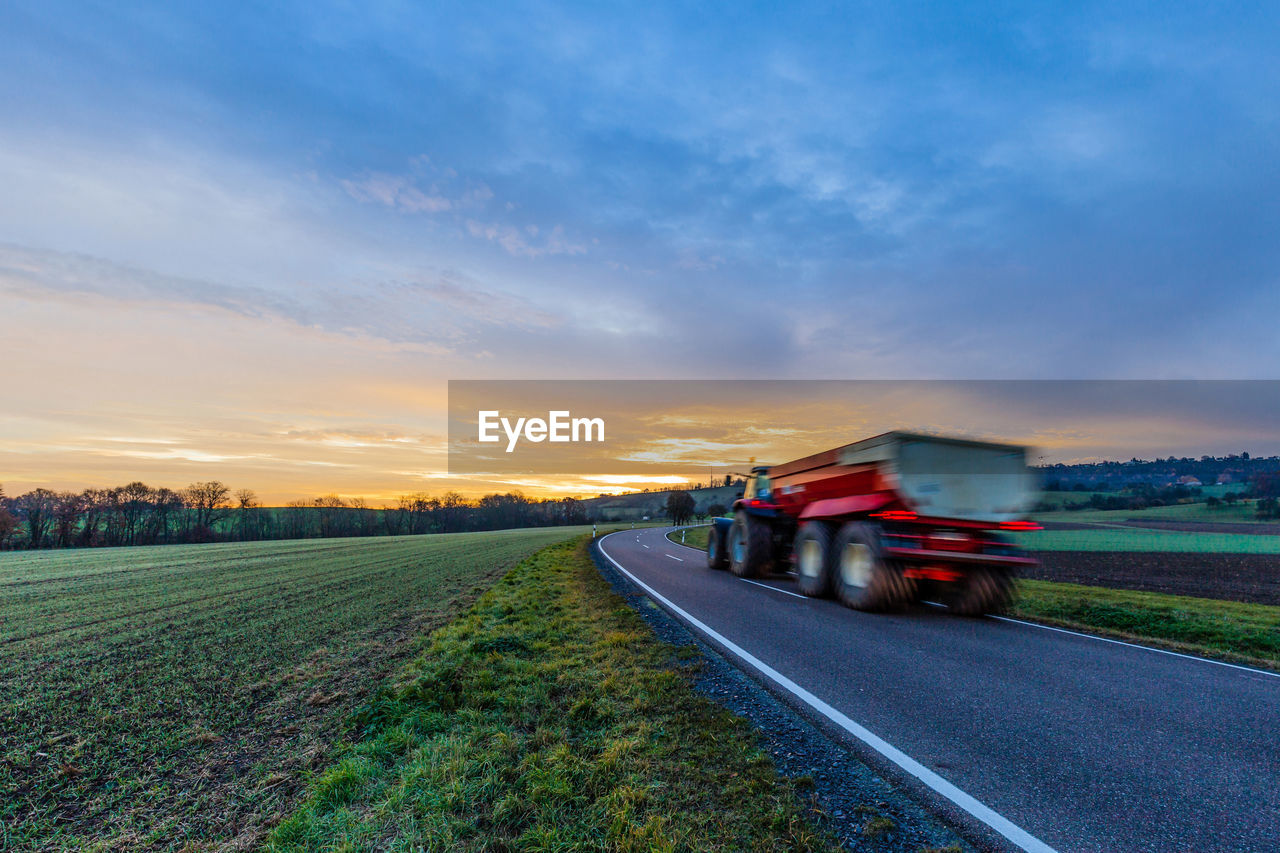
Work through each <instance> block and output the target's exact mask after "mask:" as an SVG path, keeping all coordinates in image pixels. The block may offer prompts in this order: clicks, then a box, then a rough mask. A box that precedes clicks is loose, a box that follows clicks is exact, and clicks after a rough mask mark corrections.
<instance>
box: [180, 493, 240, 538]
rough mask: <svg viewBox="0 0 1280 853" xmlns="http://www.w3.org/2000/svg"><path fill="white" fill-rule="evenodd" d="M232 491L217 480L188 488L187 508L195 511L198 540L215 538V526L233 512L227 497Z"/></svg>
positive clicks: (194, 532) (195, 532) (195, 528)
mask: <svg viewBox="0 0 1280 853" xmlns="http://www.w3.org/2000/svg"><path fill="white" fill-rule="evenodd" d="M230 494H231V489H230V488H228V487H227V486H226V485H224V484H223V483H220V482H218V481H217V480H210V481H209V482H207V483H192V484H191V485H190V486H187V489H186V492H185V496H186V499H187V506H188V507H189V508H190V509H192V510H193V511H194V515H195V517H194V519H193V521H194V529H193V531H192V533H193V535H194V536H195V537H196V538H198V539H206V538H212V537H213V526H214V525H215V524H217V523H218V522H219V521H221V520H222V519H223V518H226V516H227V513H228V512H230V511H231V504H230V502H229V501H228V500H227V497H228V496H229V495H230Z"/></svg>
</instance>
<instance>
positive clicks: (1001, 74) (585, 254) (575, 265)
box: [0, 3, 1280, 376]
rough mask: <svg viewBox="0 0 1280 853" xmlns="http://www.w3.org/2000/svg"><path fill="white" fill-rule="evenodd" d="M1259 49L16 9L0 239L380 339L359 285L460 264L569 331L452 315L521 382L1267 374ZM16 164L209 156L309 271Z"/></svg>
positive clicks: (604, 9) (636, 15)
mask: <svg viewBox="0 0 1280 853" xmlns="http://www.w3.org/2000/svg"><path fill="white" fill-rule="evenodd" d="M1278 29H1280V26H1278V19H1276V18H1275V16H1274V15H1273V14H1271V13H1270V11H1269V10H1268V9H1267V8H1266V7H1265V6H1253V5H1243V4H1242V5H1232V4H1224V5H1220V6H1215V7H1213V9H1211V10H1209V9H1205V8H1204V7H1203V6H1200V5H1198V4H1158V5H1150V6H1143V5H1140V4H1124V5H1121V6H1117V5H1115V4H1097V5H1088V4H1084V5H1082V4H1061V5H1059V6H1057V7H1056V8H1054V7H1049V6H1037V7H1035V8H1034V9H1028V8H1026V7H1024V6H1023V5H1021V4H1005V3H987V4H936V3H906V4H891V5H886V4H864V5H862V6H856V5H852V4H811V5H807V6H800V5H796V4H789V5H787V6H786V7H785V8H783V7H778V6H775V5H771V4H761V5H759V6H754V7H753V6H748V5H744V4H739V3H724V4H707V5H700V6H698V7H697V8H696V9H689V8H687V7H686V5H685V4H637V5H636V6H634V7H632V8H630V9H619V8H618V7H616V6H613V5H611V4H610V5H608V6H601V5H598V4H550V3H545V4H544V3H512V4H502V5H500V6H499V5H486V6H482V7H479V6H474V5H467V4H464V5H459V6H446V5H445V4H430V5H426V6H418V5H415V4H395V3H388V4H355V5H346V4H322V3H305V4H303V3H298V4H294V5H288V4H285V5H280V6H273V7H271V8H270V9H259V8H252V7H237V6H234V5H229V4H228V5H220V4H218V5H215V4H206V5H205V6H202V7H195V8H187V9H178V8H177V7H175V6H173V5H172V4H130V3H120V4H110V5H107V6H100V7H97V8H94V9H83V8H77V9H76V10H75V11H74V12H73V11H72V10H71V9H69V8H66V7H63V6H62V4H59V3H40V4H27V5H16V6H10V7H8V9H7V11H2V12H0V96H2V97H3V98H4V100H5V103H6V104H8V105H10V107H9V108H8V110H7V116H6V122H5V126H4V127H3V128H0V155H5V154H6V153H8V154H9V155H11V156H10V157H9V158H8V159H7V160H0V181H3V182H4V183H3V184H0V189H6V188H7V189H9V190H10V192H7V193H5V197H6V199H7V200H6V201H5V203H4V207H5V208H7V210H3V211H0V217H2V218H0V228H3V229H4V231H0V241H3V242H8V243H13V244H19V245H26V246H29V247H32V248H33V249H53V250H59V251H65V252H84V253H88V254H91V255H94V256H99V257H104V258H105V259H106V260H108V261H112V262H117V263H120V264H124V265H127V266H129V267H139V268H149V267H150V268H155V269H157V270H161V271H163V272H164V273H166V274H169V275H181V276H186V277H189V278H192V279H199V280H205V279H206V278H209V277H210V276H211V275H213V276H214V277H218V276H221V275H224V273H223V272H220V271H219V270H214V271H212V272H211V271H210V270H209V269H207V268H200V269H195V268H193V269H181V268H180V267H181V264H182V261H181V256H182V254H183V253H181V252H178V251H177V250H175V249H174V248H173V247H174V245H175V241H177V242H178V243H183V242H184V241H187V242H189V243H190V245H191V246H193V247H194V246H198V245H199V244H200V243H201V241H204V242H205V243H210V242H215V243H217V246H216V249H215V250H214V251H213V253H214V254H218V255H220V256H225V257H226V258H227V259H228V260H227V265H228V269H232V268H234V270H233V272H235V271H238V272H235V276H236V277H237V278H238V280H236V281H232V282H228V284H230V285H237V286H249V285H252V286H256V287H264V288H269V289H271V290H272V291H273V292H274V291H281V290H283V291H288V290H290V288H293V289H294V290H295V292H292V293H290V294H289V297H288V302H289V304H297V305H299V306H304V307H299V308H298V309H297V310H298V312H299V313H305V314H306V315H307V316H309V317H310V316H324V315H325V311H324V310H321V309H322V308H323V307H324V306H313V307H312V308H310V309H307V308H306V307H305V305H306V302H307V300H308V299H310V298H312V297H311V296H310V295H309V294H311V293H313V292H317V289H316V288H315V287H314V286H313V285H314V284H315V283H316V282H317V281H319V282H320V283H322V284H323V285H324V286H325V288H324V290H325V292H332V291H333V290H334V289H339V290H342V289H345V290H347V291H348V292H349V293H350V294H351V296H352V299H351V303H350V304H351V305H353V306H361V307H360V308H359V310H361V311H365V312H367V316H362V317H359V318H357V319H356V321H355V322H354V325H358V326H359V327H360V328H362V329H371V330H377V329H379V328H381V327H385V328H386V329H388V330H389V331H388V334H393V333H394V335H396V336H400V337H403V336H404V335H405V334H406V329H405V323H404V318H403V317H399V316H394V315H393V314H394V309H388V308H387V307H386V300H384V299H381V298H371V296H370V294H371V293H373V292H374V291H377V289H378V288H380V287H384V286H385V283H386V282H387V281H389V280H412V279H413V276H412V272H413V271H414V270H415V269H418V270H427V271H431V273H432V274H431V275H430V276H428V278H429V279H430V280H431V281H437V280H439V279H440V276H439V273H440V271H442V270H444V271H450V272H451V275H450V277H449V279H448V280H449V281H461V282H473V283H474V287H475V288H476V290H477V292H479V293H486V292H499V293H503V294H509V295H510V298H511V299H513V300H517V302H516V303H513V304H520V305H527V306H531V308H530V309H529V310H532V311H534V312H536V313H537V314H538V316H543V315H544V314H545V315H548V316H550V315H555V316H557V317H558V318H559V319H558V321H557V322H546V323H538V324H533V325H526V326H522V327H521V328H520V330H519V332H518V335H516V336H515V337H511V336H510V333H509V332H508V331H507V327H508V325H509V324H506V323H496V324H494V325H495V328H497V329H500V330H502V331H501V335H499V333H498V332H494V333H493V335H492V336H486V334H485V333H484V332H483V331H476V332H474V335H475V338H474V341H473V343H474V346H475V347H476V348H477V349H483V350H484V351H486V352H490V353H493V354H494V355H495V357H496V359H497V360H498V361H500V362H502V363H503V364H509V365H510V366H511V368H512V369H513V370H516V369H517V368H518V369H520V370H522V371H523V370H526V369H529V364H530V362H529V361H528V360H525V359H522V358H521V356H520V354H519V353H521V352H529V351H536V352H538V353H539V356H538V357H537V359H536V360H535V361H536V365H537V368H536V369H539V370H544V371H559V372H562V373H572V372H576V371H579V370H581V369H583V366H582V360H581V358H580V357H579V356H577V355H575V354H573V353H570V352H569V351H568V350H567V349H566V347H567V346H568V345H569V344H573V345H575V346H577V347H595V348H602V347H609V348H612V353H611V354H606V355H602V357H601V359H600V360H599V361H595V362H593V366H594V367H595V368H597V369H600V370H604V371H608V370H619V371H620V370H629V369H630V365H632V364H634V362H635V360H636V359H643V360H644V362H645V364H646V367H647V369H646V370H645V371H642V373H646V374H647V375H652V374H653V373H654V372H655V371H661V372H676V371H685V370H688V369H689V366H690V365H696V366H697V368H698V369H699V370H703V371H704V372H706V373H709V374H722V373H743V374H746V375H755V374H770V375H831V376H838V375H867V374H868V372H892V373H894V374H895V375H929V376H948V375H962V376H973V375H1002V376H1004V375H1016V376H1040V375H1044V376H1050V375H1052V376H1080V375H1095V376H1112V375H1115V376H1133V375H1138V376H1145V375H1178V376H1194V375H1203V376H1236V375H1240V376H1246V375H1247V376H1258V375H1266V374H1267V373H1268V372H1269V371H1268V370H1267V365H1268V364H1274V363H1275V359H1276V358H1277V357H1278V356H1280V342H1278V341H1277V336H1276V335H1275V334H1274V322H1273V320H1272V319H1271V318H1273V317H1274V311H1275V309H1276V308H1278V307H1280V304H1278V300H1280V297H1277V296H1276V288H1275V282H1276V279H1277V276H1278V274H1280V249H1277V244H1276V241H1275V240H1274V238H1273V236H1272V235H1274V234H1275V233H1276V232H1277V226H1280V207H1278V202H1277V199H1278V198H1280V193H1278V192H1277V190H1278V189H1280V187H1278V186H1277V184H1278V182H1280V181H1278V179H1280V176H1278V175H1277V169H1276V166H1275V164H1276V163H1277V162H1280V158H1278V157H1277V154H1280V151H1277V144H1278V143H1277V140H1280V135H1278V134H1277V133H1276V130H1277V128H1276V124H1277V111H1276V107H1275V105H1276V104H1277V103H1280V98H1277V96H1278V95H1280V92H1277V88H1280V74H1277V71H1280V69H1278V68H1277V58H1276V53H1275V51H1274V44H1275V43H1277V36H1280V33H1278V32H1277V30H1278ZM55 143H56V145H55ZM39 147H45V148H49V147H56V148H58V149H60V150H61V149H65V150H67V151H69V152H73V153H74V155H75V158H74V159H77V160H78V161H79V162H85V161H86V160H87V161H89V162H94V161H98V162H101V163H102V164H103V174H102V176H101V179H102V180H103V181H107V182H111V181H115V182H116V183H117V184H120V185H122V186H123V185H124V184H125V182H126V177H125V176H124V173H123V172H121V173H116V172H112V171H111V168H110V166H111V164H112V163H114V162H116V161H117V160H118V158H119V155H120V152H127V153H128V154H129V155H130V156H133V157H139V158H141V159H144V160H145V159H146V156H147V152H148V151H150V150H152V149H157V150H159V151H161V152H169V151H180V152H183V155H182V157H177V158H176V160H177V161H178V162H179V163H188V164H190V163H193V162H194V163H197V164H201V166H202V167H205V168H207V171H208V172H209V175H205V176H204V177H206V178H207V179H209V180H213V181H215V182H217V181H219V180H223V178H222V177H219V176H224V177H225V175H226V173H227V172H228V171H229V172H232V173H234V174H235V176H236V178H235V180H236V181H237V183H235V185H234V186H235V187H236V191H235V192H229V197H228V198H227V199H226V200H225V207H226V210H223V211H212V212H211V214H210V217H211V221H212V222H214V223H215V225H216V223H217V222H221V221H222V219H219V217H224V218H225V217H230V216H231V214H230V213H227V211H229V210H233V209H234V208H235V206H236V204H237V203H238V201H237V199H238V198H239V195H238V194H237V193H240V192H244V193H248V194H250V195H252V196H254V197H255V198H258V199H259V201H260V200H261V199H260V196H261V195H262V194H265V195H267V196H269V197H270V198H272V199H277V201H278V204H277V205H276V206H275V207H273V208H272V209H273V210H274V211H275V213H274V214H273V215H274V216H277V217H283V218H285V219H287V220H288V221H289V222H290V223H291V224H290V226H289V227H290V228H291V229H296V230H297V232H298V233H299V234H300V235H301V236H298V237H297V238H296V239H294V240H291V241H290V244H289V245H283V246H280V249H279V251H280V252H281V253H283V254H284V255H286V256H289V255H290V253H293V256H292V257H293V259H292V260H291V261H290V264H286V265H283V266H284V267H287V268H288V269H289V270H294V271H295V272H294V274H293V275H290V276H287V277H281V272H280V271H281V268H282V267H281V265H279V264H275V265H270V266H267V265H262V266H260V267H258V268H261V269H263V270H264V271H263V273H262V276H263V277H272V280H270V281H253V280H252V279H253V275H254V274H253V273H252V271H251V270H252V269H254V268H255V266H256V265H257V260H258V258H259V256H260V254H261V253H262V252H263V251H265V250H261V249H258V248H254V249H253V250H252V251H250V250H249V249H247V248H245V245H246V244H245V241H243V240H242V239H240V238H239V237H238V236H237V234H238V232H237V231H236V229H235V228H234V227H232V226H229V225H228V226H226V227H225V228H223V227H221V226H217V227H213V228H209V227H205V223H202V222H200V221H191V222H190V223H189V232H190V233H189V234H188V235H186V237H183V236H181V235H177V236H174V235H170V238H169V240H168V241H167V243H166V245H164V246H160V245H154V246H152V245H148V243H147V241H146V240H145V239H144V238H138V239H136V240H134V241H133V242H130V243H127V244H119V245H116V246H115V248H112V246H110V245H99V244H94V245H87V244H88V243H94V240H93V231H94V229H93V227H92V222H91V220H86V223H87V224H84V225H83V226H82V227H80V228H78V229H71V228H68V227H67V226H65V225H60V223H64V222H65V221H66V220H67V218H68V217H66V216H59V215H58V213H59V211H58V209H57V208H56V207H55V206H53V203H52V202H50V201H48V200H47V199H46V200H44V201H40V202H39V203H38V204H37V201H38V200H37V199H35V198H34V197H31V196H32V194H33V193H35V192H36V190H34V189H32V187H38V186H39V182H38V181H31V180H28V179H29V178H30V177H31V176H30V175H29V174H27V175H25V176H24V175H22V174H19V173H20V172H21V171H22V170H23V169H26V170H27V171H28V172H29V171H30V169H31V168H33V167H31V166H30V164H31V163H33V162H36V163H44V164H45V165H43V166H41V168H48V169H56V168H57V167H56V164H53V165H50V164H49V162H48V159H52V160H55V161H56V159H57V158H48V159H47V160H40V159H39V158H38V157H37V158H35V159H33V156H34V155H30V154H29V152H30V151H31V150H33V149H34V148H39ZM15 152H16V153H15ZM18 154H22V157H18ZM15 158H17V159H15ZM10 161H12V163H18V164H19V165H11V166H10V167H9V169H8V171H5V170H4V169H5V167H4V163H5V162H10ZM23 164H26V165H23ZM176 168H181V166H179V167H176ZM137 175H138V170H137V169H131V170H129V172H128V180H129V181H132V183H131V184H130V186H131V187H132V189H131V190H129V191H130V192H137V193H139V194H140V195H147V196H148V197H149V198H156V199H161V200H157V201H154V204H156V205H163V204H164V203H165V202H164V201H163V200H162V197H163V194H162V193H160V192H159V188H158V185H156V186H149V185H148V181H147V179H146V178H145V177H144V178H143V179H142V180H141V181H139V179H138V177H137ZM210 175H211V176H212V177H210ZM246 175H247V176H248V177H245V176H246ZM254 175H263V176H270V178H269V181H267V180H266V179H264V182H263V183H262V185H261V186H255V185H254V184H253V180H254V179H253V176H254ZM226 180H228V181H229V180H231V179H230V178H226ZM29 197H30V198H29ZM30 206H35V207H38V208H40V209H42V210H44V211H45V213H44V215H43V218H41V217H35V218H33V217H31V216H29V215H26V214H25V213H24V210H25V209H27V208H28V207H30ZM174 211H175V213H182V214H183V215H184V216H189V215H190V211H189V210H186V209H184V208H183V206H182V205H181V204H177V203H174ZM88 215H89V214H87V213H86V212H85V211H83V210H80V211H77V212H76V216H77V217H85V216H88ZM102 216H103V217H104V219H108V218H109V217H110V216H111V214H110V212H103V213H102ZM291 233H292V232H291ZM335 234H340V235H342V237H341V239H340V240H335V239H334V237H333V235H335ZM86 235H87V236H86ZM219 241H220V242H219ZM99 242H105V241H99ZM187 254H188V256H190V257H193V258H198V257H199V253H198V252H194V251H193V252H191V253H187ZM237 256H239V258H240V260H239V262H238V263H232V261H233V260H234V259H235V258H236V257H237ZM192 263H194V261H193V262H192ZM335 270H339V271H340V274H339V273H335V272H334V271H335ZM452 273H457V274H456V275H453V274H452ZM225 275H227V276H230V275H232V272H226V273H225ZM326 277H327V278H326ZM299 282H305V285H304V284H303V283H299ZM453 286H454V285H452V284H451V285H450V287H453ZM365 291H368V292H367V293H366V292H365ZM450 293H453V291H450ZM584 303H585V304H587V305H597V306H599V305H613V306H618V307H617V308H614V309H613V310H617V311H625V312H627V314H628V316H627V317H626V318H623V319H621V320H619V319H617V318H615V319H612V320H610V321H608V322H605V321H600V320H598V319H594V318H592V317H591V316H590V311H589V310H588V309H586V308H583V307H581V306H582V305H583V304H584ZM457 304H459V303H457V302H449V301H445V302H444V303H442V305H443V307H442V308H441V310H443V311H448V310H461V309H459V308H457ZM450 305H453V306H454V307H453V308H450ZM673 306H679V307H678V308H677V309H676V310H672V308H673ZM388 311H391V312H392V315H387V314H386V313H385V312H388ZM473 324H474V317H472V316H471V315H468V319H467V324H466V325H467V328H473ZM436 325H448V326H449V327H450V328H453V327H454V326H455V325H456V324H436ZM435 327H436V326H435V325H428V326H427V327H424V330H423V334H424V335H428V336H429V335H431V334H435V333H434V332H433V331H431V329H432V328H435ZM746 341H752V342H753V345H752V346H744V342H746ZM508 359H509V361H508Z"/></svg>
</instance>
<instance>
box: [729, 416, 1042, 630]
mask: <svg viewBox="0 0 1280 853" xmlns="http://www.w3.org/2000/svg"><path fill="white" fill-rule="evenodd" d="M1027 455H1028V451H1027V448H1025V447H1021V446H1018V445H1011V444H997V443H992V442H985V441H971V440H968V439H959V438H942V437H937V436H930V435H918V434H915V433H909V432H889V433H885V434H884V435H878V436H875V437H874V438H868V439H866V440H864V441H858V442H854V443H853V444H846V445H844V446H841V447H836V448H833V449H831V450H827V451H823V452H822V453H815V454H813V455H812V456H806V457H804V458H802V459H796V460H795V461H793V462H787V463H785V464H782V465H773V466H756V467H753V468H752V469H751V474H750V476H748V477H747V481H746V488H745V490H744V493H743V495H742V497H741V498H740V499H739V500H737V501H736V502H735V503H734V505H733V518H717V519H714V520H713V522H712V528H711V531H710V535H709V539H708V543H707V565H708V566H709V567H710V568H712V569H726V568H727V569H729V570H730V571H732V572H733V573H734V574H735V575H737V576H738V577H742V578H750V577H755V576H758V575H761V574H765V573H768V572H771V571H787V570H790V569H794V571H795V574H796V578H797V581H798V584H799V587H800V591H801V592H803V593H804V594H805V595H809V596H824V595H828V594H833V595H835V597H836V598H838V599H839V600H840V601H841V602H843V603H844V604H846V605H847V606H849V607H852V608H855V609H857V610H873V611H874V610H888V609H893V608H897V607H901V606H903V605H906V604H909V603H910V602H913V601H917V600H920V599H925V600H930V599H936V600H938V601H939V602H940V603H943V604H945V605H946V606H947V608H948V609H949V610H951V611H952V612H953V613H958V614H962V615H979V614H982V613H990V612H997V611H999V610H1001V609H1003V608H1004V607H1005V606H1006V605H1007V604H1008V603H1009V599H1010V595H1011V592H1012V588H1013V579H1014V577H1015V576H1016V575H1017V573H1018V571H1019V570H1021V569H1023V568H1025V567H1027V566H1031V565H1035V560H1034V559H1032V558H1031V557H1029V556H1028V555H1027V554H1026V553H1025V552H1024V551H1022V550H1021V549H1020V548H1018V547H1017V546H1016V545H1015V544H1014V543H1013V541H1012V540H1011V538H1010V537H1009V535H1008V534H1009V533H1010V532H1012V531H1019V530H1036V529H1039V525H1037V524H1035V523H1034V522H1031V521H1027V520H1026V519H1025V514H1026V512H1027V511H1028V509H1029V508H1030V507H1031V505H1032V503H1033V502H1034V499H1035V495H1036V492H1037V482H1036V478H1035V475H1034V474H1033V472H1032V471H1031V469H1030V468H1029V466H1028V465H1027Z"/></svg>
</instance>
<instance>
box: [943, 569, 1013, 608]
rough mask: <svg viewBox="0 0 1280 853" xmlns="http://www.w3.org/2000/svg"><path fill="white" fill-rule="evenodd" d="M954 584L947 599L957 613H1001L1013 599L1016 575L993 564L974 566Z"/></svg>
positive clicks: (947, 602)
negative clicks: (1013, 575)
mask: <svg viewBox="0 0 1280 853" xmlns="http://www.w3.org/2000/svg"><path fill="white" fill-rule="evenodd" d="M953 586H954V589H953V590H952V591H951V593H950V594H949V595H948V596H947V597H946V599H945V601H946V605H947V610H949V611H950V612H952V613H954V614H956V615H957V616H981V615H982V614H984V613H1001V612H1003V611H1004V610H1005V609H1006V608H1008V606H1009V602H1010V601H1011V600H1012V599H1013V578H1012V577H1011V576H1010V574H1009V573H1008V572H1007V571H1004V570H1003V569H999V568H995V567H993V566H974V567H973V568H971V569H970V570H969V571H968V572H966V573H965V577H964V578H963V579H961V580H960V581H958V582H957V583H955V584H954V585H953Z"/></svg>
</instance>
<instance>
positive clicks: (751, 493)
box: [742, 465, 771, 501]
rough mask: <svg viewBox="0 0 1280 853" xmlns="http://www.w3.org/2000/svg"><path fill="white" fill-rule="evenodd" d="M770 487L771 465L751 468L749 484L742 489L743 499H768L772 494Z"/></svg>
mask: <svg viewBox="0 0 1280 853" xmlns="http://www.w3.org/2000/svg"><path fill="white" fill-rule="evenodd" d="M769 488H770V487H769V466H768V465H757V466H755V467H754V468H752V469H751V476H749V477H747V485H746V488H745V489H743V491H742V499H743V500H744V501H750V500H762V501H767V500H769V498H770V496H771V492H770V491H769Z"/></svg>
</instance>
